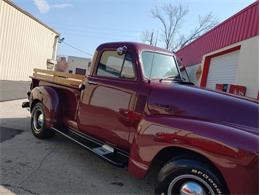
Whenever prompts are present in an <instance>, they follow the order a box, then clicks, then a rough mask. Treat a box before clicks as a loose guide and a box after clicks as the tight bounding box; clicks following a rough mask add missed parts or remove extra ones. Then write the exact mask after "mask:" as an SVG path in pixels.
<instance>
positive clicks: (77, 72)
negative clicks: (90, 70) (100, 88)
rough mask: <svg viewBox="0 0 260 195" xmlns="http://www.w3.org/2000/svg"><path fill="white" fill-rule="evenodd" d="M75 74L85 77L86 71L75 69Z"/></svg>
mask: <svg viewBox="0 0 260 195" xmlns="http://www.w3.org/2000/svg"><path fill="white" fill-rule="evenodd" d="M76 74H81V75H86V69H83V68H76Z"/></svg>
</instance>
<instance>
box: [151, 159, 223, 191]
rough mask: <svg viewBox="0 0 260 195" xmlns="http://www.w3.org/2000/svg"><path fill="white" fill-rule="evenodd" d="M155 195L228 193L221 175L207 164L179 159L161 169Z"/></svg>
mask: <svg viewBox="0 0 260 195" xmlns="http://www.w3.org/2000/svg"><path fill="white" fill-rule="evenodd" d="M155 193H156V194H181V195H195V194H196V195H207V194H210V195H213V194H227V193H228V192H227V190H226V187H225V184H224V181H223V180H222V179H221V177H220V176H219V174H217V173H216V171H215V170H214V169H212V168H211V167H210V166H208V165H207V164H206V163H202V162H199V161H196V160H192V159H178V160H173V161H170V162H169V163H167V164H166V165H165V166H164V167H163V168H162V169H161V171H160V173H159V178H158V186H157V187H156V189H155Z"/></svg>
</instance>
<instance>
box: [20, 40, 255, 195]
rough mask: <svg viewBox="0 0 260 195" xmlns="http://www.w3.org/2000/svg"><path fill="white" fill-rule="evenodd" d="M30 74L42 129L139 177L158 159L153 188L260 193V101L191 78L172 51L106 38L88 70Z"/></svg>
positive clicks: (41, 133) (35, 125) (34, 125)
mask: <svg viewBox="0 0 260 195" xmlns="http://www.w3.org/2000/svg"><path fill="white" fill-rule="evenodd" d="M31 78H32V84H31V89H30V91H29V92H28V97H29V102H25V103H24V104H23V107H26V106H29V107H30V111H31V129H32V133H33V135H34V136H35V137H37V138H40V139H45V138H50V137H52V136H53V135H54V134H55V133H57V132H58V133H60V134H62V135H64V136H66V137H68V138H69V139H71V140H73V141H75V142H77V143H78V144H80V145H81V146H83V147H85V148H86V149H88V150H90V151H92V152H94V153H95V154H97V155H98V156H100V157H101V158H103V159H105V160H107V161H109V162H110V163H112V164H114V165H116V166H120V167H125V166H127V167H128V171H129V172H130V173H131V174H132V175H134V176H136V177H137V178H143V177H145V175H146V174H147V172H148V171H149V170H150V169H151V167H152V165H154V164H158V166H161V169H160V171H159V173H158V184H157V186H155V193H156V194H199V195H202V194H227V193H232V194H257V193H258V155H259V152H258V131H259V130H258V128H259V127H258V102H257V101H254V100H250V99H244V98H242V97H238V96H232V95H228V94H224V93H221V92H216V91H212V90H207V89H201V88H198V87H196V86H194V85H193V84H192V83H191V82H188V81H187V79H186V80H185V79H184V78H183V76H182V75H181V72H180V70H179V68H178V65H177V62H176V57H175V56H174V54H173V53H171V52H169V51H166V50H164V49H161V48H157V47H153V46H149V45H145V44H140V43H130V42H116V43H105V44H102V45H100V46H99V47H98V48H97V49H96V52H95V54H94V57H93V61H92V64H91V70H90V73H89V75H88V76H86V77H85V76H82V75H75V74H69V73H61V72H60V73H59V72H54V71H47V70H39V69H35V70H34V74H33V76H32V77H31Z"/></svg>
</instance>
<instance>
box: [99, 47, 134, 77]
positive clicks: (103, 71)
mask: <svg viewBox="0 0 260 195" xmlns="http://www.w3.org/2000/svg"><path fill="white" fill-rule="evenodd" d="M96 75H97V76H102V77H110V78H121V79H135V72H134V65H133V59H132V56H131V55H130V54H129V53H126V54H123V55H119V54H118V53H117V51H104V52H103V53H102V56H101V58H100V61H99V63H98V67H97V72H96Z"/></svg>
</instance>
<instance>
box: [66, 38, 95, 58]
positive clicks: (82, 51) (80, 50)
mask: <svg viewBox="0 0 260 195" xmlns="http://www.w3.org/2000/svg"><path fill="white" fill-rule="evenodd" d="M61 43H63V44H64V45H67V46H69V47H71V48H73V49H75V50H77V51H79V52H81V53H84V54H87V55H89V56H91V57H92V56H93V55H92V54H91V53H88V52H86V51H84V50H82V49H79V48H77V47H74V46H73V45H71V44H69V43H66V42H65V41H61Z"/></svg>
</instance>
